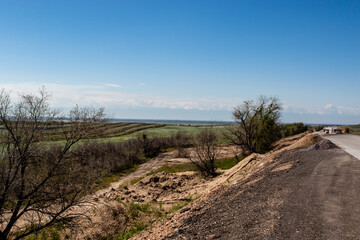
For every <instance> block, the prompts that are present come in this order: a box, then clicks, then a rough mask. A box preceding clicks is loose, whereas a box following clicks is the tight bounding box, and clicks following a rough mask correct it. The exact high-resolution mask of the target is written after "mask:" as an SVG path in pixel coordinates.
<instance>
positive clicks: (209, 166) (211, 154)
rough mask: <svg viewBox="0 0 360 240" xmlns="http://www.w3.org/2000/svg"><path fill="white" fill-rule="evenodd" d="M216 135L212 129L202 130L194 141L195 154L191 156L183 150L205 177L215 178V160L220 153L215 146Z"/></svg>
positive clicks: (218, 148)
mask: <svg viewBox="0 0 360 240" xmlns="http://www.w3.org/2000/svg"><path fill="white" fill-rule="evenodd" d="M217 140H218V138H217V135H216V132H215V131H214V129H212V128H210V129H207V128H206V129H204V130H202V131H201V132H200V133H199V134H198V135H197V136H196V139H195V148H194V150H195V154H194V155H193V154H191V152H190V151H189V149H185V151H186V152H187V156H188V157H189V158H190V160H191V162H192V163H194V164H195V166H196V167H197V168H198V169H199V170H200V172H201V173H202V175H203V176H205V177H215V176H216V175H217V173H216V166H215V160H216V158H217V156H218V154H219V152H220V150H221V149H220V147H219V146H217Z"/></svg>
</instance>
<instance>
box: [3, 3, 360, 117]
mask: <svg viewBox="0 0 360 240" xmlns="http://www.w3.org/2000/svg"><path fill="white" fill-rule="evenodd" d="M359 77H360V2H359V1H346V0H339V1H333V0H328V1H316V0H313V1H306V0H301V1H295V0H284V1H269V0H264V1H257V0H251V1H250V0H249V1H245V0H244V1H240V0H239V1H227V0H218V1H213V0H204V1H200V0H198V1H194V0H191V1H187V0H181V1H180V0H178V1H171V0H163V1H149V0H144V1H138V0H126V1H125V0H124V1H120V0H118V1H100V0H98V1H90V0H86V1H85V0H77V1H66V0H62V1H60V0H59V1H36V0H32V1H27V0H26V1H25V0H23V1H19V0H13V1H8V0H6V1H5V0H0V87H1V88H5V89H7V90H12V93H13V94H14V96H15V95H16V93H17V92H26V93H27V92H34V93H35V92H36V91H37V89H38V88H40V87H41V86H45V87H46V88H47V89H48V91H49V92H51V93H52V104H53V106H55V107H63V108H64V109H68V108H70V107H72V106H74V105H75V104H79V105H94V106H105V107H106V109H107V111H108V112H109V113H111V114H112V115H113V116H114V117H117V118H146V119H182V120H183V119H187V120H210V121H215V120H216V121H226V120H231V111H232V109H233V108H234V107H235V106H236V105H238V104H241V103H242V101H244V100H247V99H254V98H256V97H257V96H259V95H267V96H276V97H278V98H280V99H281V101H282V103H283V105H284V111H283V121H284V122H298V121H303V122H306V123H344V124H345V123H351V124H355V123H360V94H359V90H360V78H359Z"/></svg>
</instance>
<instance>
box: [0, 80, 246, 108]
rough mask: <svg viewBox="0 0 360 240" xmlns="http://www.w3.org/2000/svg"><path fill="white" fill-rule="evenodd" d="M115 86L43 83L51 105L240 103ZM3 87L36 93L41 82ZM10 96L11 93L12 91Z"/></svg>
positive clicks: (198, 105) (212, 105) (201, 105)
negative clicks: (166, 96) (133, 90)
mask: <svg viewBox="0 0 360 240" xmlns="http://www.w3.org/2000/svg"><path fill="white" fill-rule="evenodd" d="M106 86H110V87H116V88H118V86H119V85H116V84H110V83H108V84H105V86H104V85H103V86H101V85H100V86H99V85H65V84H58V83H50V84H46V86H45V87H46V89H47V90H48V92H50V93H51V94H52V100H51V103H52V105H54V107H64V108H68V107H73V106H74V105H75V104H79V105H94V106H105V107H111V108H170V109H185V110H193V109H196V110H232V109H233V107H234V106H236V105H237V104H239V103H241V101H239V99H238V98H234V99H230V98H229V99H220V98H176V97H174V98H165V97H162V96H154V95H145V94H136V93H126V92H122V91H119V89H116V90H115V89H113V88H107V87H106ZM1 87H3V88H5V89H6V90H12V92H13V93H16V92H20V93H22V92H24V93H36V92H37V91H38V90H39V88H41V87H42V86H41V85H39V84H34V83H21V84H2V85H1ZM13 96H15V95H14V94H13Z"/></svg>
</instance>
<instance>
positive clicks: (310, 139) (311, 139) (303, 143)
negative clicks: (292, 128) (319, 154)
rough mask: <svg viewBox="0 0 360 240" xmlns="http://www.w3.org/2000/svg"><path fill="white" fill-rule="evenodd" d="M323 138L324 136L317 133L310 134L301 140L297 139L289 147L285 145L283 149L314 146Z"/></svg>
mask: <svg viewBox="0 0 360 240" xmlns="http://www.w3.org/2000/svg"><path fill="white" fill-rule="evenodd" d="M322 140H323V138H322V137H320V136H319V135H317V134H308V135H306V136H305V137H302V138H300V140H298V141H295V142H294V143H293V144H291V145H289V146H288V147H285V148H283V149H281V150H282V151H285V150H291V149H295V148H303V147H309V146H312V145H314V144H316V143H318V142H320V141H322Z"/></svg>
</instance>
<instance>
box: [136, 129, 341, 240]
mask: <svg viewBox="0 0 360 240" xmlns="http://www.w3.org/2000/svg"><path fill="white" fill-rule="evenodd" d="M320 140H322V139H321V138H319V137H318V136H317V135H298V136H295V137H292V138H289V139H284V140H282V141H280V142H279V143H278V146H276V147H275V150H274V151H272V152H270V153H268V154H266V155H259V154H253V155H251V156H249V157H247V158H246V159H244V160H243V161H241V162H240V163H239V164H238V165H236V166H235V167H233V168H232V169H230V170H228V171H226V172H225V173H224V174H222V175H221V176H220V177H218V178H216V179H214V180H213V181H211V182H208V183H207V186H208V189H209V192H208V194H207V195H205V196H204V197H203V198H201V199H199V200H197V201H196V202H195V203H193V204H192V205H191V206H189V207H187V208H184V209H182V210H180V211H179V212H178V213H177V214H175V215H174V216H173V217H171V218H170V219H169V220H163V221H161V222H158V223H155V224H154V225H153V227H152V228H151V229H149V230H147V231H144V232H142V233H141V234H140V235H138V236H135V237H133V238H132V239H266V238H268V239H274V238H275V239H288V238H287V237H284V238H281V237H280V238H278V235H276V232H278V229H279V224H280V220H281V219H282V217H283V215H284V212H287V211H289V212H291V211H292V209H293V206H287V205H286V204H287V203H288V202H287V201H288V200H287V198H288V197H289V196H294V192H296V191H297V190H298V189H299V187H301V186H300V185H301V183H302V179H303V178H304V179H307V178H309V177H310V176H311V173H312V171H313V169H314V168H315V166H316V165H317V164H319V163H320V162H322V161H324V160H326V159H329V158H330V157H332V158H334V159H336V157H337V156H338V154H339V155H341V154H344V153H343V152H341V150H338V149H334V146H333V145H332V144H331V143H328V142H320V143H318V142H319V141H320ZM345 155H346V154H345ZM209 186H210V187H209ZM297 197H298V199H299V204H301V203H302V202H304V198H306V197H307V195H306V194H305V195H302V196H297ZM290 215H291V214H290ZM303 220H304V221H306V217H304V218H303ZM274 234H275V235H274ZM280 235H281V234H280ZM295 239H296V238H295ZM310 239H311V238H310Z"/></svg>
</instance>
